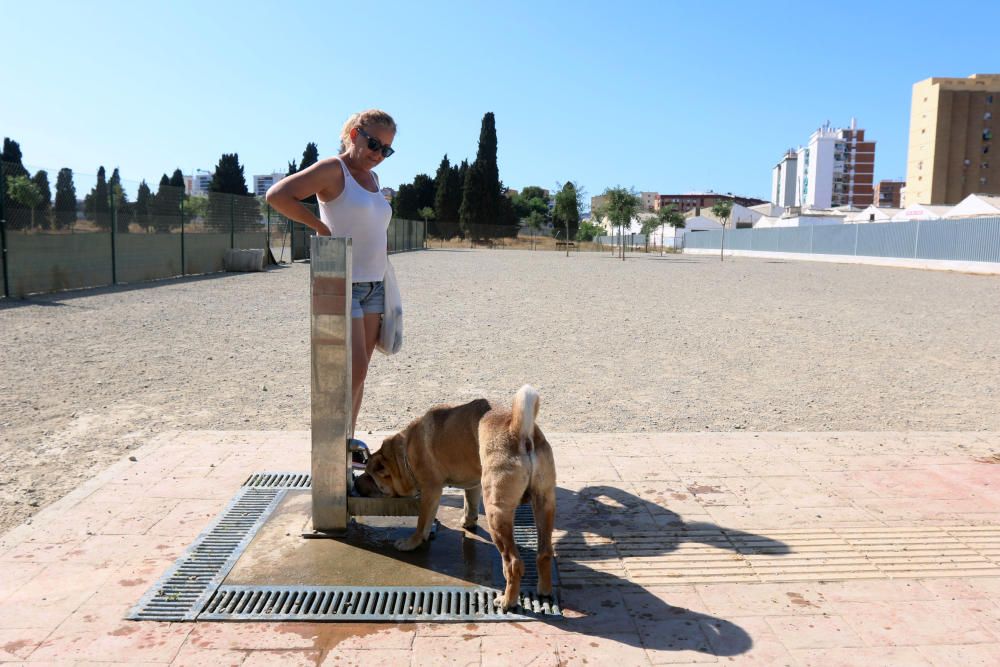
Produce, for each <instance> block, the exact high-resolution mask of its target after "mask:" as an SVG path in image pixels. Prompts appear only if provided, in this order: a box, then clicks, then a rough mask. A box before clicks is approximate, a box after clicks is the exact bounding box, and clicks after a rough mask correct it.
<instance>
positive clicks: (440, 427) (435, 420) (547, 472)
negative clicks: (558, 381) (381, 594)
mask: <svg viewBox="0 0 1000 667" xmlns="http://www.w3.org/2000/svg"><path fill="white" fill-rule="evenodd" d="M538 403H539V401H538V392H536V391H535V390H534V389H533V388H532V387H531V386H529V385H525V386H523V387H521V389H520V390H519V391H518V392H517V395H516V396H515V397H514V406H513V409H511V410H507V409H503V408H494V407H493V406H492V405H490V403H489V401H487V400H485V399H477V400H475V401H472V402H470V403H466V404H464V405H459V406H453V407H450V406H437V407H434V408H431V409H430V410H428V411H427V413H426V414H424V415H423V416H422V417H420V418H419V419H416V420H414V421H413V422H411V423H410V424H409V425H408V426H407V427H406V428H405V429H403V430H402V431H400V432H399V433H397V434H395V435H393V436H391V437H389V438H386V439H385V440H384V441H383V442H382V448H381V449H379V451H377V452H375V453H374V454H372V457H371V459H370V460H369V461H368V465H367V466H366V468H365V471H366V473H368V474H369V475H371V477H372V479H373V481H374V482H375V485H376V486H377V487H378V489H379V491H380V492H381V493H383V494H385V495H389V496H415V495H417V494H418V493H419V494H420V514H419V516H418V518H417V528H416V530H415V531H414V532H413V534H412V535H410V536H409V537H408V538H405V539H401V540H398V541H397V542H396V545H395V546H396V548H397V549H400V550H403V551H409V550H411V549H415V548H417V547H418V546H420V544H422V543H423V542H424V541H425V540H426V539H427V538H428V536H429V535H430V531H431V526H432V524H433V521H434V517H435V515H436V514H437V509H438V505H439V503H440V501H441V493H442V491H443V490H444V487H445V486H454V487H458V488H462V489H465V514H464V521H463V525H464V526H465V527H466V528H467V529H470V530H471V529H473V528H475V525H476V521H477V519H478V515H479V500H480V498H481V497H482V498H484V500H485V507H486V520H487V523H488V527H489V531H490V535H491V536H492V537H493V543H494V544H495V545H496V547H497V549H498V550H499V551H500V557H501V558H502V560H503V573H504V578H505V579H506V580H507V587H506V589H505V590H504V593H503V595H502V596H500V597H499V598H498V599H497V604H499V605H500V606H501V607H502V608H503V609H505V610H506V609H511V608H513V607H515V606H517V604H518V600H519V590H520V582H521V577H522V576H523V574H524V563H523V562H522V561H521V559H520V556H519V554H518V551H517V546H516V545H515V544H514V510H515V508H516V507H517V506H518V505H519V504H521V503H522V502H527V501H528V500H530V501H531V505H532V508H533V510H534V513H535V525H536V528H537V529H538V558H537V562H538V594H539V595H549V594H551V592H552V555H553V551H552V528H553V525H554V522H555V510H556V472H555V460H554V459H553V456H552V448H551V447H550V446H549V443H548V441H547V440H546V439H545V436H544V435H543V434H542V431H541V429H539V428H538V426H536V425H535V417H536V415H537V414H538Z"/></svg>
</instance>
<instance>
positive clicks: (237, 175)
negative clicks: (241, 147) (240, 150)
mask: <svg viewBox="0 0 1000 667" xmlns="http://www.w3.org/2000/svg"><path fill="white" fill-rule="evenodd" d="M171 185H173V183H171ZM208 189H209V191H211V192H221V193H224V194H230V195H243V196H247V195H249V194H250V190H249V189H248V188H247V179H246V176H245V175H244V173H243V165H241V164H240V156H239V154H237V153H223V154H222V157H220V158H219V163H218V164H217V165H216V166H215V172H214V173H213V174H212V182H211V184H210V185H209V187H208Z"/></svg>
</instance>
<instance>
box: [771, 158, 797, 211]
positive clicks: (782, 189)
mask: <svg viewBox="0 0 1000 667" xmlns="http://www.w3.org/2000/svg"><path fill="white" fill-rule="evenodd" d="M798 163H799V157H798V153H796V152H795V151H794V150H791V149H789V150H788V151H787V152H786V153H785V156H784V157H783V158H781V161H780V162H778V164H777V165H775V167H774V169H773V170H771V203H772V204H775V205H776V206H781V207H783V208H788V207H789V206H795V183H796V177H797V175H798V170H797V168H796V167H797V165H798Z"/></svg>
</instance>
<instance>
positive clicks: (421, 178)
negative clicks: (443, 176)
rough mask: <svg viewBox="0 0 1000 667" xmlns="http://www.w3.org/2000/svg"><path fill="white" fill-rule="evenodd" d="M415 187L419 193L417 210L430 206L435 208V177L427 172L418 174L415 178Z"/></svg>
mask: <svg viewBox="0 0 1000 667" xmlns="http://www.w3.org/2000/svg"><path fill="white" fill-rule="evenodd" d="M413 189H414V191H415V192H416V193H417V211H419V210H420V209H422V208H425V207H428V206H429V207H431V208H434V195H435V187H434V179H432V178H431V177H430V176H428V175H427V174H417V175H416V176H415V177H414V178H413Z"/></svg>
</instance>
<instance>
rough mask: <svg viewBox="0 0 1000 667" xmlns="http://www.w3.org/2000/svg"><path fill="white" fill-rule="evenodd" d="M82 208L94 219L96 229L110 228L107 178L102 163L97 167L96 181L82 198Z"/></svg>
mask: <svg viewBox="0 0 1000 667" xmlns="http://www.w3.org/2000/svg"><path fill="white" fill-rule="evenodd" d="M83 210H84V213H86V215H87V217H88V218H90V219H91V220H93V221H94V224H95V225H96V226H97V228H98V229H101V230H108V229H111V216H110V214H109V210H110V209H109V206H108V180H107V175H106V172H105V171H104V167H103V165H102V166H101V167H98V169H97V183H96V184H95V185H94V187H93V189H92V190H91V191H90V194H88V195H87V196H86V197H84V198H83Z"/></svg>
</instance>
